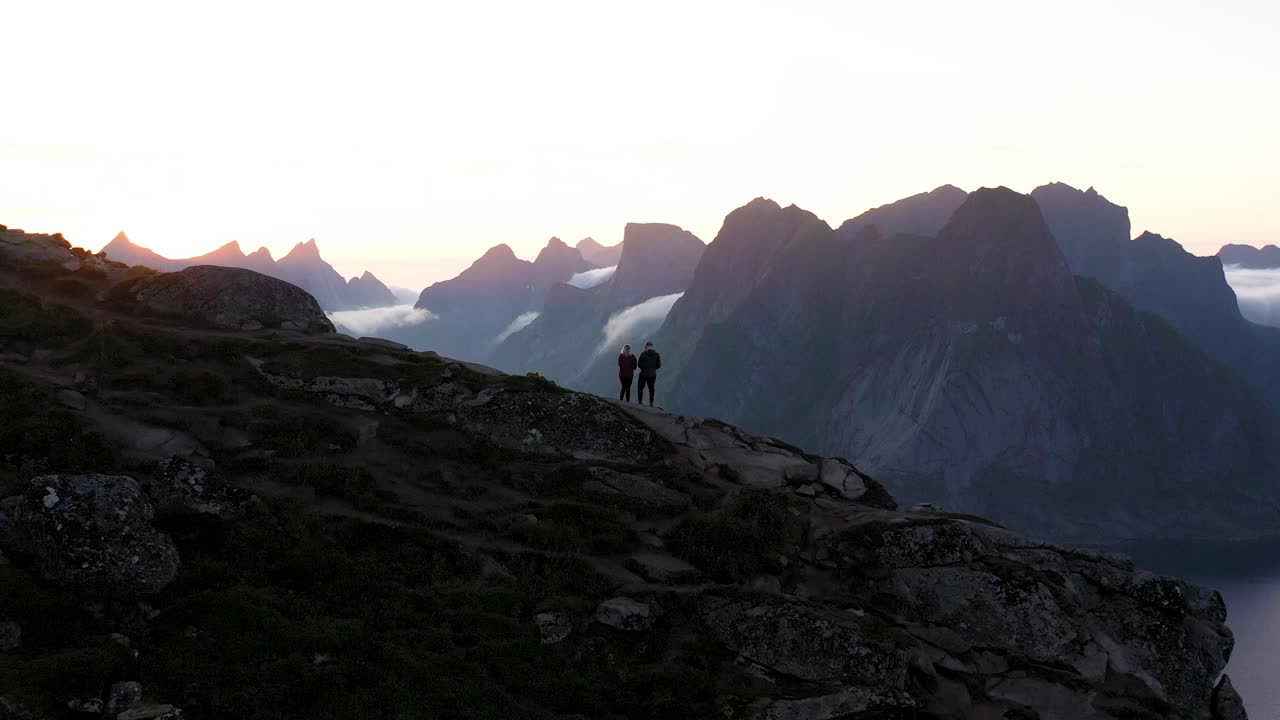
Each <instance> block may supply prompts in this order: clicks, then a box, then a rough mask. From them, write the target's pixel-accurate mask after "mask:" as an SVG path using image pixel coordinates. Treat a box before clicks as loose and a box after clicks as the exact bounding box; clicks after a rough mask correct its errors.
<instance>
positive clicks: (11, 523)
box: [0, 475, 179, 598]
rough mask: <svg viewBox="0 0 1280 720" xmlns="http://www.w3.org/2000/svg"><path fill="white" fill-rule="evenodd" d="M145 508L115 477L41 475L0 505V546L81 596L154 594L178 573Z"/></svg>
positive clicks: (133, 488) (173, 554) (174, 554)
mask: <svg viewBox="0 0 1280 720" xmlns="http://www.w3.org/2000/svg"><path fill="white" fill-rule="evenodd" d="M153 515H154V511H153V509H152V506H151V503H150V502H149V501H148V500H147V498H146V496H145V495H144V494H143V492H142V488H141V487H140V486H139V485H138V483H137V482H136V481H134V480H133V479H132V478H129V477H125V476H122V475H45V476H41V477H37V478H35V479H33V480H32V481H31V484H30V487H29V489H28V490H27V491H26V492H25V493H23V494H22V495H19V496H15V497H12V498H9V499H7V500H4V501H3V502H2V503H0V544H3V546H4V548H5V550H6V551H7V552H10V553H12V554H14V555H19V556H25V557H28V558H30V563H31V566H32V568H33V570H34V571H35V573H36V574H37V575H38V576H39V577H40V578H41V579H43V580H44V581H46V582H49V583H53V584H55V585H60V586H63V587H68V588H72V589H74V590H76V591H78V592H83V593H85V594H87V595H93V596H99V597H112V598H133V597H139V596H144V595H152V594H155V593H157V592H159V591H161V590H162V589H164V587H165V586H167V585H168V584H169V583H170V582H172V581H173V579H174V577H176V576H177V573H178V565H179V563H178V551H177V549H176V548H175V547H174V545H173V542H172V541H171V540H170V539H169V538H168V537H167V536H166V535H164V534H163V533H160V532H159V531H157V530H156V529H155V528H153V527H152V526H151V519H152V517H153Z"/></svg>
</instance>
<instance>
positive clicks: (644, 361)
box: [637, 342, 662, 407]
mask: <svg viewBox="0 0 1280 720" xmlns="http://www.w3.org/2000/svg"><path fill="white" fill-rule="evenodd" d="M637 365H638V366H639V368H640V404H641V405H643V404H644V388H645V386H646V385H648V386H649V407H653V400H654V390H653V384H654V383H655V382H657V380H658V368H660V367H662V356H661V355H659V354H658V351H657V350H654V349H653V343H651V342H647V343H645V344H644V352H642V353H640V360H639V361H638V362H637Z"/></svg>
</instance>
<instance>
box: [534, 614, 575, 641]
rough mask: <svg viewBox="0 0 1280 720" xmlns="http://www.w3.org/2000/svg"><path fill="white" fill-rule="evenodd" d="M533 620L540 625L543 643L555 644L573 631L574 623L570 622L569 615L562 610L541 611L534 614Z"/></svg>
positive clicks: (539, 631)
mask: <svg viewBox="0 0 1280 720" xmlns="http://www.w3.org/2000/svg"><path fill="white" fill-rule="evenodd" d="M533 622H534V623H535V624H537V626H538V633H539V634H540V635H541V636H542V644H543V645H555V644H556V643H558V642H560V641H562V640H564V639H565V638H567V637H569V633H571V632H573V623H571V622H569V616H568V615H565V614H564V613H562V612H558V611H551V612H540V613H538V614H537V615H534V616H533Z"/></svg>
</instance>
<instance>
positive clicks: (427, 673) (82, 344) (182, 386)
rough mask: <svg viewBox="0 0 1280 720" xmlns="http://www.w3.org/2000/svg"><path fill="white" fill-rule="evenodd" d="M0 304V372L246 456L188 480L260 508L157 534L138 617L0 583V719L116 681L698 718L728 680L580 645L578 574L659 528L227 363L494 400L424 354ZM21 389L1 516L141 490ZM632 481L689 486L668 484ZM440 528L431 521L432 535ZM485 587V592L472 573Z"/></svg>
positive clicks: (652, 644) (230, 699)
mask: <svg viewBox="0 0 1280 720" xmlns="http://www.w3.org/2000/svg"><path fill="white" fill-rule="evenodd" d="M65 292H66V294H68V295H71V296H75V297H83V296H84V294H83V293H81V292H80V291H79V290H75V289H72V288H70V287H68V288H66V289H65ZM0 293H2V294H0V354H2V353H20V354H22V355H23V356H27V355H30V354H32V353H33V352H36V351H38V350H42V349H43V350H44V351H45V352H46V353H47V354H46V355H45V356H41V357H40V358H39V360H38V362H39V363H42V364H43V365H42V366H44V367H47V368H48V372H49V373H51V374H55V373H62V374H65V375H67V376H70V375H73V374H76V375H77V377H79V376H81V375H82V376H83V377H84V380H83V382H81V381H77V382H76V384H75V389H76V391H77V392H79V393H82V394H83V395H84V396H86V397H87V398H88V399H89V402H91V403H96V404H100V405H101V406H103V408H104V409H105V410H106V411H108V412H111V413H118V414H121V415H125V416H128V417H130V418H131V419H132V420H135V421H140V422H146V423H151V424H160V425H164V426H167V427H172V428H177V429H182V430H189V429H191V428H194V427H197V426H199V425H201V424H202V423H204V424H208V422H210V421H212V422H214V424H216V425H220V426H223V427H228V428H233V429H236V430H237V431H239V432H241V433H243V434H244V435H245V436H246V437H247V438H248V440H249V443H250V444H249V445H248V446H247V447H245V448H243V449H232V448H220V447H217V446H216V445H211V446H210V448H211V452H212V453H213V457H212V459H213V460H214V461H215V462H216V464H217V467H218V468H219V470H220V472H221V473H223V474H224V475H225V476H227V477H228V478H230V479H232V480H233V481H234V482H236V483H238V484H241V485H244V486H246V487H249V488H250V489H253V490H254V491H255V493H256V494H258V495H259V496H260V497H261V498H262V502H261V503H260V504H258V505H257V506H256V507H255V508H254V509H253V510H251V512H250V513H249V514H248V515H247V516H245V517H243V518H240V519H236V520H231V521H194V522H193V521H192V520H191V519H190V518H187V517H175V518H167V517H160V518H157V521H156V523H157V526H159V527H160V528H161V529H163V530H165V531H167V532H168V533H169V534H170V535H171V536H172V537H174V539H175V541H176V542H177V543H178V546H179V551H180V555H181V558H182V570H181V573H180V575H179V577H178V580H177V581H176V582H175V583H174V584H173V585H171V586H170V587H168V588H167V589H166V590H165V591H164V592H163V593H162V594H161V595H160V596H159V597H155V598H151V599H149V600H147V601H146V602H144V603H137V602H124V601H86V600H84V599H83V598H78V597H76V596H74V595H72V594H71V593H69V592H66V591H62V590H58V589H54V588H49V587H43V586H41V585H40V584H39V583H37V582H36V581H34V580H33V579H32V576H31V575H30V574H28V573H27V572H25V571H24V570H23V569H22V565H23V561H22V559H21V558H11V559H12V560H13V561H14V562H13V564H0V587H2V588H3V589H4V591H3V592H0V617H3V618H5V619H12V620H15V621H17V622H18V623H20V625H21V626H22V628H23V635H22V645H21V648H20V650H19V651H17V652H15V653H11V654H4V655H0V695H4V696H6V697H10V698H13V699H16V700H18V701H19V702H21V703H23V704H26V705H29V706H31V707H58V708H60V707H65V703H66V701H67V700H68V699H69V698H72V697H96V696H100V695H101V694H102V692H103V690H104V688H105V687H106V686H107V685H109V684H110V683H112V682H116V681H120V680H135V679H136V680H140V681H141V682H142V683H143V685H144V687H145V688H146V689H147V693H148V695H149V696H152V697H156V698H165V699H173V700H174V701H179V702H181V703H182V706H183V709H184V711H185V712H186V713H187V716H188V717H190V718H194V719H195V720H203V719H209V718H232V717H234V718H245V719H250V718H254V719H256V718H263V719H275V718H280V719H283V718H296V717H312V718H344V719H346V718H353V717H371V716H379V717H403V718H409V717H414V718H417V717H432V718H495V719H497V718H513V717H532V718H538V717H579V718H597V717H610V716H615V717H622V716H626V717H633V718H670V717H688V716H710V715H713V714H715V712H716V709H715V706H714V703H713V698H714V694H715V692H714V691H715V688H714V687H713V679H714V674H713V673H712V672H711V669H712V668H714V666H715V664H716V663H718V662H720V661H722V660H725V659H726V658H723V657H721V655H723V651H721V650H719V649H718V648H715V647H706V646H702V645H699V644H698V641H697V636H694V637H693V638H690V636H688V635H687V634H682V635H681V636H680V638H681V639H680V640H679V641H678V642H677V641H675V640H673V636H672V634H671V629H670V625H669V624H668V623H676V622H680V621H681V620H680V618H682V617H683V615H682V613H683V612H684V611H683V610H681V609H680V607H679V606H678V605H677V606H673V608H672V609H671V612H670V614H668V615H667V616H665V617H666V618H667V619H664V620H663V621H662V622H660V623H659V625H658V626H656V627H655V628H654V629H653V630H652V631H651V632H649V633H645V634H643V636H637V635H631V634H627V633H622V632H620V631H616V630H613V629H611V628H608V627H605V626H601V625H598V624H593V623H591V622H590V620H589V617H590V614H591V612H592V611H593V609H594V607H595V606H596V605H597V604H598V603H599V602H600V601H602V600H604V599H606V598H608V597H611V596H612V594H613V592H614V591H615V589H616V581H615V580H612V579H610V578H608V577H607V576H606V575H604V574H602V572H601V570H600V568H599V567H597V566H596V564H595V563H594V562H593V561H592V558H596V557H601V558H607V557H617V556H623V555H625V554H626V553H629V552H633V551H635V550H636V549H638V548H640V547H641V544H640V542H639V539H638V537H637V533H636V531H635V530H634V529H633V528H632V525H631V523H632V522H634V520H635V518H636V517H658V518H662V517H669V516H671V515H672V514H673V512H676V511H673V510H672V509H663V508H653V507H649V506H645V505H643V504H641V503H637V502H635V501H631V500H628V499H626V498H624V497H621V496H616V497H615V496H609V497H601V496H598V495H593V494H589V493H586V492H584V491H583V489H582V485H583V483H584V482H586V481H587V480H589V474H588V471H587V467H588V465H587V464H586V463H582V462H579V461H574V460H570V459H556V458H546V457H532V456H526V455H524V454H522V453H519V452H515V451H511V450H503V449H499V448H496V447H493V446H491V445H487V444H484V443H478V442H476V441H475V440H474V439H472V438H469V437H468V436H466V435H465V434H463V433H460V432H459V431H458V430H457V429H455V428H453V427H452V426H451V425H450V424H449V422H447V421H446V419H445V418H443V417H441V416H435V415H430V414H426V415H422V414H409V413H405V414H384V415H383V416H381V417H377V418H376V420H377V422H376V427H375V429H374V432H373V433H372V435H371V436H370V435H368V434H365V435H361V434H360V433H358V432H357V431H356V430H355V427H356V426H355V424H354V418H355V417H356V416H357V415H359V413H356V412H355V411H346V410H342V409H340V408H334V407H332V406H330V405H328V404H327V403H324V402H323V400H322V399H320V398H318V397H316V396H313V395H308V394H304V393H299V392H296V391H286V390H281V389H278V388H275V387H273V386H271V385H269V384H268V383H266V382H264V381H263V380H262V378H261V376H260V375H259V374H258V373H257V372H256V371H255V370H254V369H253V367H252V365H251V364H250V363H249V362H248V361H247V359H246V358H247V357H256V358H260V359H263V360H265V361H266V365H265V369H267V370H268V371H269V372H273V373H280V374H288V375H291V376H300V377H315V376H319V375H325V374H332V375H338V376H346V377H375V378H379V379H385V380H388V381H394V382H411V383H417V384H421V385H432V384H437V383H440V382H443V381H444V374H445V373H446V372H448V373H450V374H451V375H452V378H451V380H452V381H454V382H458V383H460V384H462V385H463V386H465V387H470V388H478V387H481V386H483V385H484V384H485V383H488V382H492V380H490V379H486V378H483V377H481V376H479V375H477V374H476V373H473V372H471V371H468V370H465V369H461V368H459V367H458V366H453V368H452V369H450V368H449V366H448V365H447V364H446V363H445V362H444V361H442V360H440V359H439V358H436V357H434V356H431V355H429V354H420V353H405V352H400V351H395V350H388V349H386V348H380V347H377V346H369V347H363V346H344V345H337V344H335V345H333V346H327V345H316V344H308V343H297V342H271V341H263V340H261V339H257V338H253V337H248V336H244V337H235V336H227V335H222V334H216V333H210V334H207V335H206V334H203V331H202V330H195V331H190V332H183V333H176V332H173V331H172V330H169V329H168V328H166V327H165V326H164V325H163V323H158V324H150V323H135V322H131V321H122V320H114V319H110V318H108V319H102V320H90V319H89V318H88V317H86V316H85V315H83V314H81V313H79V312H77V311H76V310H73V309H70V308H68V307H65V306H61V305H56V304H47V303H43V302H40V301H38V300H36V299H34V298H33V297H32V296H30V295H26V294H23V293H18V292H14V291H7V290H6V291H0ZM24 365H26V361H25V359H24V360H23V361H21V362H19V363H18V365H17V366H15V367H14V368H13V369H8V368H6V367H3V366H0V400H2V401H0V497H5V496H9V495H12V494H15V493H16V492H17V491H18V490H19V489H20V488H21V487H23V486H24V485H25V484H26V483H27V482H28V481H29V479H30V478H31V477H33V476H35V475H38V474H40V473H44V472H70V473H78V472H123V473H126V474H131V475H134V476H135V477H139V478H140V479H143V480H144V481H145V479H146V476H147V473H148V472H149V469H148V467H149V466H146V465H138V464H136V463H134V464H132V465H129V466H123V465H121V460H120V458H119V457H118V453H117V452H116V451H115V450H113V448H112V447H110V446H109V445H108V443H107V442H106V441H104V440H103V438H102V436H101V434H100V433H99V428H98V427H97V426H95V425H94V423H93V422H92V420H91V419H90V418H88V417H86V416H85V414H84V413H82V412H77V411H75V410H74V409H68V408H65V407H62V406H60V405H59V404H58V402H57V401H56V399H55V394H56V392H57V387H56V386H54V385H51V384H49V383H47V382H45V381H43V380H41V379H40V377H39V375H37V374H31V373H30V372H29V371H28V370H26V369H24V367H23V366H24ZM34 365H35V363H32V365H31V366H34ZM500 382H501V384H502V386H503V388H504V389H505V390H506V391H507V392H515V393H526V392H527V393H546V392H553V393H558V392H563V391H562V390H560V389H559V388H557V387H556V386H555V385H554V384H552V383H549V382H548V381H546V380H543V379H540V378H529V377H510V378H503V379H500ZM616 469H618V470H619V471H626V470H635V469H636V468H625V467H617V468H616ZM650 470H652V468H650ZM653 476H654V477H656V478H658V479H659V480H660V481H662V482H665V483H667V484H668V485H670V486H673V487H682V488H684V489H686V490H691V489H695V487H696V484H697V483H696V478H689V477H685V476H682V475H681V474H680V473H678V472H676V471H673V470H671V469H668V468H661V469H659V470H658V471H657V473H656V475H653ZM263 481H269V483H270V484H269V485H263V484H261V483H262V482H263ZM272 488H276V489H285V490H287V489H289V488H299V489H305V490H307V491H308V492H309V493H311V494H312V496H313V497H314V498H316V500H317V501H324V502H327V503H329V504H327V505H321V504H317V503H313V502H311V501H309V500H306V499H305V496H304V498H303V499H298V498H293V497H291V496H290V495H289V494H288V493H287V492H285V493H284V494H280V495H277V494H275V492H276V491H275V490H273V489H272ZM406 497H408V498H409V499H408V500H406V499H405V498H406ZM444 499H447V500H448V503H447V504H445V503H443V502H442V500H444ZM448 504H452V505H453V508H452V511H450V512H447V513H445V515H447V518H446V520H447V521H446V520H441V519H439V518H438V517H435V516H433V512H434V513H435V515H439V514H441V508H442V506H447V505H448ZM322 507H323V508H329V510H321V508H322ZM735 507H737V506H735ZM753 513H756V514H763V515H765V516H768V515H769V512H768V511H767V510H760V509H758V508H756V506H755V505H753V504H751V503H749V502H748V503H745V504H744V505H743V506H742V507H741V508H739V509H736V510H734V511H733V513H732V517H733V518H734V519H735V520H733V521H734V522H741V523H747V522H752V521H754V519H755V515H753ZM708 517H714V518H720V515H718V514H717V515H708ZM459 528H462V529H465V530H466V532H468V533H480V534H481V536H487V537H492V538H495V539H500V540H502V541H503V542H504V543H506V545H505V546H504V547H508V548H518V549H514V550H513V549H505V550H497V549H488V550H477V549H472V548H466V547H463V546H461V545H459V544H458V542H457V541H455V540H453V539H449V538H448V537H446V536H445V535H442V534H441V532H440V530H441V529H446V530H449V529H452V531H455V532H456V531H457V530H458V529H459ZM739 529H740V528H739ZM695 534H696V533H695ZM699 540H700V541H701V542H703V543H712V544H714V543H715V542H718V541H721V540H720V539H719V538H710V539H708V538H703V537H701V536H699ZM724 541H726V542H727V541H730V539H725V540H724ZM723 549H724V548H722V550H723ZM761 552H763V550H762V551H761ZM485 555H488V559H485ZM761 562H762V563H763V562H764V561H763V560H762V561H761ZM486 563H489V564H494V563H496V564H497V565H498V566H500V567H501V568H502V569H503V571H502V572H501V573H499V574H497V575H493V574H485V573H482V572H481V569H482V567H484V566H485V564H486ZM738 570H739V571H740V572H746V571H747V570H746V569H745V568H739V569H738ZM544 610H565V611H571V612H572V613H573V615H574V617H575V618H578V619H577V620H576V621H575V627H574V631H573V633H572V634H571V635H570V636H569V637H568V638H567V639H565V640H564V641H563V642H561V643H559V644H557V645H554V646H547V645H543V644H542V643H541V641H540V636H539V632H538V629H537V627H536V625H535V624H534V623H533V622H532V616H533V614H534V613H536V612H540V611H544ZM134 651H136V655H135V653H134Z"/></svg>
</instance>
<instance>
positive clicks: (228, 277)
mask: <svg viewBox="0 0 1280 720" xmlns="http://www.w3.org/2000/svg"><path fill="white" fill-rule="evenodd" d="M112 295H113V297H116V298H119V299H126V300H132V301H133V302H134V303H136V304H137V305H138V306H140V307H143V308H146V309H147V310H149V311H151V312H154V313H157V314H161V315H174V316H181V317H194V318H199V319H201V320H204V321H205V322H208V323H212V324H213V325H218V326H220V327H226V328H233V329H237V330H240V329H244V330H254V329H258V328H264V327H266V328H279V329H284V330H299V331H302V332H309V333H331V332H333V331H334V330H333V323H332V322H330V321H329V318H328V317H326V316H325V314H324V311H323V310H321V309H320V304H319V303H317V302H316V300H315V298H313V297H311V296H310V295H308V294H307V293H306V291H304V290H302V289H301V288H299V287H297V286H295V285H290V284H289V283H287V282H284V281H283V280H277V279H275V278H273V277H268V276H266V275H262V274H260V273H256V272H254V271H252V270H244V269H241V268H228V267H217V266H214V265H197V266H195V267H190V268H187V269H186V270H181V271H179V272H175V273H162V274H159V275H149V276H146V277H141V278H137V279H134V280H131V281H127V282H125V283H122V284H121V285H119V286H117V287H116V288H114V289H113V290H112Z"/></svg>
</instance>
